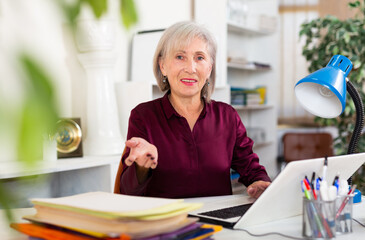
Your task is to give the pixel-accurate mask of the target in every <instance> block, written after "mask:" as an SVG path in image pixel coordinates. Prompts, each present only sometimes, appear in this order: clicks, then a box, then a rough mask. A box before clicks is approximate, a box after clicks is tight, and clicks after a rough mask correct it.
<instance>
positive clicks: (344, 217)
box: [336, 195, 354, 235]
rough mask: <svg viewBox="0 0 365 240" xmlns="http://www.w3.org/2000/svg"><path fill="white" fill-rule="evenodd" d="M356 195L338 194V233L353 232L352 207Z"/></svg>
mask: <svg viewBox="0 0 365 240" xmlns="http://www.w3.org/2000/svg"><path fill="white" fill-rule="evenodd" d="M353 200H354V195H347V196H338V197H337V199H336V234H338V235H340V234H345V233H351V232H352V207H353Z"/></svg>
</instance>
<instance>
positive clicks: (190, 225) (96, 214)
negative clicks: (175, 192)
mask: <svg viewBox="0 0 365 240" xmlns="http://www.w3.org/2000/svg"><path fill="white" fill-rule="evenodd" d="M31 202H32V203H33V204H34V208H35V209H36V211H37V212H36V214H35V215H32V216H24V217H23V218H24V219H26V220H28V221H30V223H14V224H11V227H13V228H14V229H16V230H18V231H20V232H22V233H25V234H27V235H28V236H30V237H33V238H36V239H46V240H48V239H58V240H66V239H71V240H86V239H105V240H106V239H123V240H126V239H145V240H147V239H151V240H152V239H156V240H157V239H205V238H209V237H210V236H211V235H212V234H213V233H215V232H217V231H219V230H221V229H222V228H221V227H220V226H215V225H206V224H201V223H198V222H197V220H198V219H196V218H190V217H188V212H190V211H192V210H195V209H197V208H199V207H201V204H199V203H186V202H184V200H183V199H165V198H152V197H136V196H129V195H122V194H112V193H105V192H90V193H84V194H78V195H73V196H69V197H61V198H38V199H32V200H31Z"/></svg>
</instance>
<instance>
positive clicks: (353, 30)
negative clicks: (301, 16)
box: [299, 0, 365, 192]
mask: <svg viewBox="0 0 365 240" xmlns="http://www.w3.org/2000/svg"><path fill="white" fill-rule="evenodd" d="M348 6H349V7H350V8H352V9H353V10H354V11H357V14H356V15H355V17H353V18H349V19H346V20H340V19H338V18H337V17H334V16H326V17H323V18H317V19H314V20H312V21H310V22H307V23H304V24H302V25H301V30H300V33H299V35H300V36H301V37H305V44H304V46H303V49H302V54H303V56H304V57H305V58H306V60H307V61H308V63H309V67H308V70H309V72H314V71H316V70H318V69H321V68H323V67H325V66H326V64H327V63H328V61H329V60H330V59H331V57H332V56H333V55H336V54H340V55H344V56H346V57H348V58H349V59H350V60H351V61H352V63H353V70H352V72H351V73H350V75H349V80H350V81H351V83H352V84H353V85H354V86H355V87H356V89H357V91H358V92H359V94H360V96H361V98H362V101H363V102H364V101H365V93H364V90H363V86H364V83H365V0H363V1H361V2H360V1H355V2H351V3H349V4H348ZM346 98H347V101H346V107H345V110H344V112H343V114H341V115H340V116H339V117H337V118H333V119H324V118H319V117H316V118H315V122H316V123H319V124H320V125H321V126H334V127H336V128H337V129H338V136H337V137H336V138H335V139H334V149H335V154H336V155H341V154H346V153H347V147H348V145H349V142H350V139H351V135H352V132H353V130H354V125H355V119H356V111H355V106H354V103H353V101H352V99H351V98H350V96H349V94H347V96H346ZM357 151H358V152H364V151H365V138H363V137H360V140H359V143H358V147H357ZM364 171H365V168H364V167H362V168H360V169H359V171H358V172H357V173H355V175H354V176H353V183H356V184H357V186H358V188H359V189H360V190H362V191H363V192H364V191H365V172H364Z"/></svg>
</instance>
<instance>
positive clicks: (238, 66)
mask: <svg viewBox="0 0 365 240" xmlns="http://www.w3.org/2000/svg"><path fill="white" fill-rule="evenodd" d="M227 67H228V68H231V69H241V70H246V71H270V70H271V67H256V66H254V65H244V64H241V63H234V62H228V63H227Z"/></svg>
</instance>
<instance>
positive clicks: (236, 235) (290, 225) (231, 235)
mask: <svg viewBox="0 0 365 240" xmlns="http://www.w3.org/2000/svg"><path fill="white" fill-rule="evenodd" d="M13 213H14V215H15V222H20V221H22V220H21V217H22V216H24V215H31V214H34V213H35V210H34V209H33V208H26V209H16V210H14V211H13ZM354 218H355V219H357V220H359V221H360V222H362V223H365V198H364V197H363V202H362V203H361V204H354ZM352 226H353V233H351V234H345V235H341V236H337V237H336V239H339V240H363V239H364V238H365V228H364V227H362V226H360V225H359V224H358V223H356V222H354V221H353V223H352ZM247 230H248V231H250V232H251V233H253V234H265V233H268V232H280V233H283V234H286V235H290V236H294V237H298V238H301V237H302V218H301V216H296V217H292V218H287V219H283V220H280V221H273V222H270V223H266V224H261V225H256V226H253V227H249V228H247ZM0 239H1V240H27V239H28V237H27V236H26V235H23V234H20V233H18V232H16V231H15V230H12V229H11V228H10V227H8V223H7V222H6V220H5V218H4V213H3V211H2V210H1V211H0ZM214 239H216V240H236V239H237V240H238V239H240V240H242V239H245V240H246V239H248V240H250V239H256V240H260V239H265V240H276V239H288V238H285V237H282V236H278V235H268V236H265V237H253V236H250V235H249V234H247V233H246V232H243V231H239V230H230V229H223V230H222V231H220V232H218V233H216V234H215V235H214Z"/></svg>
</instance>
